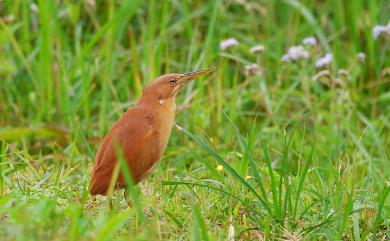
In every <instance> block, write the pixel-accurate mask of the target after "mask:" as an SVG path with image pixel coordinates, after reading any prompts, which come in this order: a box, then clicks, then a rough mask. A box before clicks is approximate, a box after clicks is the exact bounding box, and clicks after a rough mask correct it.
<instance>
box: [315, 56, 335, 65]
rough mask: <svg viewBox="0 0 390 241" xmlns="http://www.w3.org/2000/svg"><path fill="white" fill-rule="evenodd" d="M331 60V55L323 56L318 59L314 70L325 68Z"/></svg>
mask: <svg viewBox="0 0 390 241" xmlns="http://www.w3.org/2000/svg"><path fill="white" fill-rule="evenodd" d="M332 60H333V56H332V54H330V53H327V54H325V55H324V57H322V58H319V59H318V60H317V61H316V63H315V66H316V68H322V67H325V66H327V65H329V64H330V63H331V62H332Z"/></svg>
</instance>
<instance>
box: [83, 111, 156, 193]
mask: <svg viewBox="0 0 390 241" xmlns="http://www.w3.org/2000/svg"><path fill="white" fill-rule="evenodd" d="M153 133H154V131H153V128H152V125H151V121H150V119H148V116H145V115H143V114H142V113H139V112H136V111H133V112H131V111H129V112H126V113H125V114H124V115H123V116H122V117H121V118H120V119H119V120H118V121H117V122H116V123H115V124H114V127H113V128H112V129H111V130H110V132H109V133H108V134H107V136H106V137H105V138H104V140H103V142H102V144H101V146H100V148H99V150H98V152H97V154H96V158H95V165H94V167H93V173H92V179H91V183H90V191H91V193H92V194H93V193H95V194H104V193H105V192H106V191H107V190H106V189H107V188H108V186H109V183H110V181H111V176H112V172H113V170H114V168H115V164H116V160H117V158H116V157H117V155H116V154H117V153H116V148H115V147H116V146H118V147H121V149H122V150H123V153H124V155H125V156H126V158H127V159H129V158H131V159H136V158H137V155H138V153H137V150H139V147H140V146H142V145H144V144H145V143H146V142H149V141H150V140H151V139H152V138H153V136H154V135H153Z"/></svg>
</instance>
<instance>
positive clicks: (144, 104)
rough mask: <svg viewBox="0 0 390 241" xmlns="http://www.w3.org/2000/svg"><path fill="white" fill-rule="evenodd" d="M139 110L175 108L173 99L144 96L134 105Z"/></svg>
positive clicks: (151, 95) (150, 95)
mask: <svg viewBox="0 0 390 241" xmlns="http://www.w3.org/2000/svg"><path fill="white" fill-rule="evenodd" d="M136 106H137V107H139V108H146V109H149V108H151V109H156V108H157V109H161V108H164V109H165V108H166V107H168V108H172V107H176V104H175V97H169V98H166V99H164V98H162V97H160V96H158V95H153V94H144V95H143V96H142V97H141V99H140V100H139V101H138V102H137V104H136Z"/></svg>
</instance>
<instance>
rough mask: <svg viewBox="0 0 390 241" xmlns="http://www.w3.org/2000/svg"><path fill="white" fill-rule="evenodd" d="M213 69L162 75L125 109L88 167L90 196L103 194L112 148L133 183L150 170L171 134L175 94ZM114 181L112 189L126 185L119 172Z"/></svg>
mask: <svg viewBox="0 0 390 241" xmlns="http://www.w3.org/2000/svg"><path fill="white" fill-rule="evenodd" d="M214 70H215V68H208V69H204V70H199V71H195V72H191V73H186V74H166V75H162V76H160V77H158V78H157V79H156V80H155V81H153V82H152V83H151V84H149V86H148V87H147V88H146V89H145V91H144V93H143V95H142V97H141V99H140V100H139V101H138V102H137V104H136V105H135V106H134V107H133V108H131V109H129V110H128V111H127V112H125V113H124V114H123V115H122V116H121V117H120V118H119V120H118V121H117V122H116V123H115V124H114V126H113V127H112V129H111V130H110V131H109V132H108V134H107V135H106V136H105V137H104V139H103V142H102V144H101V145H100V147H99V150H98V151H97V153H96V157H95V164H94V166H93V170H92V179H91V183H90V186H89V188H90V193H91V194H92V195H97V194H100V195H107V191H108V189H109V186H110V182H111V178H112V176H113V171H114V168H115V166H116V163H117V152H116V151H117V148H116V147H119V148H121V149H122V152H123V154H124V157H125V160H126V162H127V166H128V168H129V170H130V173H131V176H132V178H133V181H134V183H135V184H137V183H139V182H140V181H141V180H142V178H144V177H145V176H147V175H148V174H149V173H150V172H151V171H152V170H153V168H154V167H155V166H156V164H157V162H158V161H159V160H160V158H161V156H162V155H163V153H164V151H165V148H166V146H167V143H168V139H169V136H170V134H171V130H172V126H173V124H174V120H175V110H176V104H175V98H176V95H177V93H178V92H179V91H180V90H181V89H182V87H183V86H184V85H185V84H187V83H189V82H190V81H191V80H193V79H195V78H198V77H200V76H202V75H204V74H206V73H209V72H212V71H214ZM115 182H116V185H115V187H116V188H123V187H125V186H126V184H125V180H124V177H123V175H122V173H119V175H118V178H117V180H115Z"/></svg>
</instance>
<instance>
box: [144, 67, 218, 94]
mask: <svg viewBox="0 0 390 241" xmlns="http://www.w3.org/2000/svg"><path fill="white" fill-rule="evenodd" d="M214 70H215V68H208V69H203V70H198V71H194V72H189V73H185V74H165V75H161V76H160V77H158V78H157V79H156V80H155V81H153V82H152V83H150V84H149V85H148V87H146V89H145V92H144V95H154V96H157V97H158V98H159V99H160V100H166V99H169V98H172V97H175V96H176V94H177V93H178V92H179V91H180V90H181V89H182V88H183V86H185V85H186V84H187V83H189V82H190V81H191V80H194V79H196V78H198V77H200V76H202V75H205V74H207V73H210V72H212V71H214Z"/></svg>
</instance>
